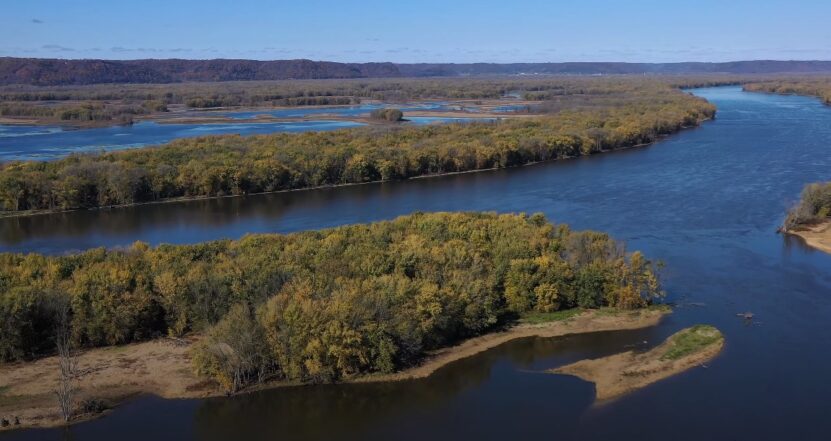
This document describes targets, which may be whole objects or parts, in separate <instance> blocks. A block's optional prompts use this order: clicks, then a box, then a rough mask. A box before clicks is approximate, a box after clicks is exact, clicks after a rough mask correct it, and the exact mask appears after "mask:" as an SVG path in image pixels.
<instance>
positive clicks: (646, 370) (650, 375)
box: [549, 327, 724, 403]
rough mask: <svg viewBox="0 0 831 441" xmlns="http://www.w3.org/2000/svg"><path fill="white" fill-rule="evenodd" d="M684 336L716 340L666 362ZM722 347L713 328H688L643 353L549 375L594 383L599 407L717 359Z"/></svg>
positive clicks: (580, 363) (625, 354)
mask: <svg viewBox="0 0 831 441" xmlns="http://www.w3.org/2000/svg"><path fill="white" fill-rule="evenodd" d="M685 332H702V333H708V332H712V333H713V334H712V335H713V336H714V337H715V336H717V338H718V339H717V340H715V341H714V342H712V343H710V344H708V345H706V346H704V347H702V348H700V349H698V350H695V351H693V352H691V353H689V354H687V355H684V356H681V357H679V358H667V357H666V355H667V352H668V351H669V350H670V349H671V347H672V346H673V341H672V340H673V339H674V338H675V337H676V336H678V335H680V334H682V333H685ZM723 347H724V338H723V337H722V336H721V333H719V332H718V330H716V329H715V328H712V327H708V328H706V329H703V330H701V331H693V328H688V329H684V330H682V331H679V332H678V333H676V334H674V335H673V336H671V337H669V338H668V339H667V340H666V341H665V342H663V343H661V344H660V345H659V346H657V347H655V348H653V349H651V350H650V351H647V352H643V353H636V352H634V351H628V352H623V353H620V354H614V355H610V356H608V357H603V358H597V359H593V360H581V361H578V362H576V363H572V364H569V365H567V366H562V367H559V368H557V369H552V370H550V371H549V372H551V373H555V374H566V375H574V376H576V377H578V378H581V379H583V380H585V381H589V382H592V383H594V384H595V391H596V394H597V401H596V403H603V402H606V401H609V400H612V399H615V398H618V397H621V396H623V395H625V394H627V393H630V392H633V391H635V390H638V389H641V388H644V387H646V386H649V385H650V384H653V383H655V382H658V381H660V380H663V379H665V378H668V377H671V376H673V375H677V374H680V373H681V372H684V371H686V370H688V369H691V368H694V367H696V366H701V365H703V364H704V363H706V362H707V361H709V360H711V359H713V358H714V357H715V356H716V355H718V353H719V352H721V349H722V348H723Z"/></svg>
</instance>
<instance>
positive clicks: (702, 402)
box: [0, 87, 831, 441]
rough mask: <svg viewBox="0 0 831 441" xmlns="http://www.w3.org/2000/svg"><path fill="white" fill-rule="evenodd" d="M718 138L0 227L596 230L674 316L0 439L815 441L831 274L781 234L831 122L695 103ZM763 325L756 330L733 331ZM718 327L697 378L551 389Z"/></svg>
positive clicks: (95, 240)
mask: <svg viewBox="0 0 831 441" xmlns="http://www.w3.org/2000/svg"><path fill="white" fill-rule="evenodd" d="M695 93H696V94H698V95H699V96H703V97H705V98H707V99H708V100H710V101H712V102H713V103H715V104H716V105H717V106H718V108H719V112H718V115H717V118H716V119H715V120H714V121H711V122H707V123H704V124H703V125H702V126H701V127H700V128H697V129H690V130H685V131H683V132H681V133H679V134H677V135H675V136H672V137H670V138H668V139H666V140H664V141H662V142H660V143H657V144H655V145H653V146H650V147H646V148H641V149H632V150H627V151H620V152H614V153H604V154H600V155H597V156H593V157H585V158H579V159H576V160H570V161H562V162H553V163H546V164H540V165H537V166H532V167H521V168H515V169H507V170H498V171H491V172H482V173H472V174H461V175H454V176H445V177H440V178H435V179H418V180H411V181H403V182H387V183H383V184H371V185H362V186H352V187H343V188H335V189H325V190H314V191H304V192H293V193H282V194H270V195H258V196H250V197H242V198H227V199H215V200H201V201H190V202H183V203H170V204H156V205H147V206H142V207H131V208H124V209H113V210H99V211H78V212H72V213H61V214H55V215H48V216H33V217H28V218H19V219H2V220H0V249H2V250H7V251H40V252H49V253H62V252H67V251H71V250H77V249H86V248H89V247H94V246H119V245H125V244H129V243H130V242H132V241H134V240H144V241H147V242H150V243H153V244H158V243H161V242H172V243H193V242H199V241H204V240H210V239H219V238H238V237H241V236H242V235H244V234H246V233H249V232H291V231H299V230H308V229H317V228H324V227H330V226H335V225H343V224H350V223H357V222H368V221H374V220H379V219H389V218H393V217H395V216H398V215H402V214H407V213H412V212H413V211H417V210H422V211H439V210H447V211H458V210H476V211H480V210H493V211H499V212H520V211H524V212H527V213H533V212H538V211H539V212H543V213H545V214H546V215H547V216H548V218H549V219H551V220H554V221H556V222H565V223H568V224H570V225H571V226H572V228H575V229H596V230H601V231H607V232H609V233H611V234H612V235H613V236H614V237H616V238H617V239H620V240H622V241H625V242H626V243H627V245H628V247H629V249H640V250H643V251H644V252H645V253H646V254H647V255H648V256H650V257H652V258H655V259H660V260H662V261H663V262H664V263H665V264H666V267H665V270H664V272H663V274H662V279H663V282H664V287H665V289H666V290H667V293H668V300H669V301H670V302H673V303H674V304H675V305H676V307H675V310H674V312H673V314H672V315H671V316H669V317H668V318H667V319H665V320H664V321H663V322H662V323H661V324H660V325H659V326H656V327H653V328H649V329H643V330H638V331H631V332H617V333H598V334H589V335H582V336H571V337H566V338H559V339H542V338H531V339H525V340H519V341H514V342H511V343H508V344H505V345H502V346H500V347H498V348H495V349H493V350H490V351H486V352H484V353H482V354H479V355H478V356H475V357H471V358H469V359H465V360H461V361H459V362H457V363H453V364H451V365H449V366H447V367H446V368H444V369H441V370H439V371H438V372H437V373H436V374H435V375H433V376H431V377H429V378H426V379H423V380H417V381H402V382H394V383H384V384H351V385H327V386H309V387H299V388H284V389H275V390H268V391H262V392H257V393H252V394H244V395H240V396H236V397H233V398H216V399H208V400H162V399H159V398H153V397H147V398H142V399H138V400H136V401H133V402H131V403H129V404H128V405H126V406H124V407H123V408H120V409H117V410H115V411H114V412H113V413H112V414H111V415H109V416H107V417H105V418H103V419H100V420H95V421H91V422H88V423H83V424H79V425H77V426H75V427H73V428H72V429H71V430H69V431H63V430H39V431H23V432H11V433H6V434H2V435H0V439H2V440H4V441H5V440H58V439H75V440H82V441H88V440H89V441H91V440H111V439H118V440H124V441H126V440H137V441H138V440H141V441H147V440H157V441H167V440H171V441H172V440H190V439H199V440H229V441H232V440H238V439H245V440H337V441H343V440H370V441H373V440H378V441H381V440H414V441H416V440H417V441H423V440H427V439H429V440H434V439H436V440H468V439H475V440H495V441H505V440H511V439H533V440H542V439H556V440H597V441H601V440H602V441H605V440H631V441H647V440H649V441H651V440H672V441H686V440H689V441H701V440H726V441H733V440H750V441H759V440H761V441H767V440H770V441H782V440H809V441H813V440H817V441H825V440H828V439H829V433H831V418H829V406H828V399H829V397H831V381H829V380H828V378H829V372H831V326H829V318H831V255H829V254H825V253H822V252H819V251H816V250H812V249H810V248H807V247H805V246H804V244H802V243H801V242H800V241H799V240H797V239H794V238H789V237H783V236H782V235H779V234H776V232H775V229H776V227H777V225H779V224H780V223H781V221H782V219H783V217H784V213H785V210H786V209H787V207H788V206H789V205H790V204H791V203H793V201H794V200H796V198H797V197H798V195H799V192H800V190H801V189H802V186H803V185H804V184H805V183H807V182H812V181H818V180H828V179H831V107H828V106H823V105H822V104H821V103H820V102H819V101H817V100H814V99H810V98H803V97H793V96H776V95H763V94H750V93H745V92H742V91H741V90H740V89H739V88H734V87H730V88H710V89H698V90H695ZM745 311H750V312H753V313H754V314H755V318H754V320H753V321H750V322H747V321H745V320H743V319H741V318H739V317H737V316H736V313H739V312H745ZM696 323H710V324H713V325H716V326H717V327H718V328H719V329H721V330H722V331H723V332H724V334H725V336H726V340H727V343H726V347H725V349H724V351H723V352H722V353H721V354H720V355H719V357H718V358H717V359H715V360H713V361H712V362H711V363H708V367H707V368H706V369H705V368H695V369H692V370H690V371H688V372H686V373H684V374H681V375H677V376H675V377H672V378H669V379H667V380H664V381H661V382H658V383H656V384H654V385H651V386H650V387H647V388H645V389H642V390H640V391H637V392H635V393H633V394H631V395H628V396H626V397H624V398H621V399H619V400H617V401H614V402H612V403H608V404H604V405H602V406H594V405H593V404H592V403H593V397H594V395H593V393H594V389H593V386H592V385H591V384H590V383H586V382H584V381H581V380H579V379H576V378H574V377H569V376H561V375H551V374H544V373H542V371H543V370H545V369H549V368H552V367H556V366H559V365H562V364H563V363H568V362H571V361H574V360H577V359H582V358H586V357H599V356H603V355H607V354H611V353H616V352H621V351H625V350H629V349H632V348H648V347H651V346H653V345H655V344H657V343H659V342H660V341H662V340H663V339H664V338H666V337H667V336H668V335H670V334H672V333H674V332H676V331H678V330H679V329H682V328H684V327H687V326H691V325H693V324H696Z"/></svg>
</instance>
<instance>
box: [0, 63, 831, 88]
mask: <svg viewBox="0 0 831 441" xmlns="http://www.w3.org/2000/svg"><path fill="white" fill-rule="evenodd" d="M815 72H831V62H828V61H773V60H759V61H736V62H727V63H617V62H578V63H509V64H496V63H469V64H455V63H436V64H429V63H427V64H424V63H423V64H393V63H335V62H327V61H311V60H274V61H257V60H226V59H217V60H182V59H164V60H62V59H41V58H10V57H3V58H0V85H5V84H29V85H38V86H54V85H69V84H75V85H81V84H103V83H144V84H148V83H156V84H159V83H181V82H194V81H256V80H282V79H312V78H316V79H323V78H381V77H387V78H393V77H436V76H439V77H448V76H451V77H452V76H470V75H518V74H524V75H528V74H543V75H587V74H588V75H595V74H612V75H623V74H625V75H642V74H661V75H679V74H725V73H726V74H771V73H815Z"/></svg>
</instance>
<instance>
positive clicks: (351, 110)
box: [203, 101, 458, 119]
mask: <svg viewBox="0 0 831 441" xmlns="http://www.w3.org/2000/svg"><path fill="white" fill-rule="evenodd" d="M384 108H395V109H399V110H401V111H402V112H407V111H416V110H418V111H447V110H458V108H457V106H455V107H454V106H450V105H449V104H448V103H446V102H444V101H431V102H425V103H418V104H403V105H395V104H359V105H354V106H332V107H312V108H308V107H307V108H304V107H295V108H291V109H274V110H254V111H236V110H235V111H229V112H224V111H220V112H215V111H206V112H203V113H204V114H205V115H217V116H224V117H228V118H234V119H251V118H255V117H257V116H259V115H265V116H271V117H274V118H305V117H307V116H313V115H337V116H344V117H349V116H365V115H368V114H369V113H370V112H372V111H373V110H377V109H384Z"/></svg>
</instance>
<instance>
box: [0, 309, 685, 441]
mask: <svg viewBox="0 0 831 441" xmlns="http://www.w3.org/2000/svg"><path fill="white" fill-rule="evenodd" d="M668 313H669V309H668V308H666V309H647V310H640V311H633V312H608V311H587V312H584V313H581V314H579V315H577V316H574V317H571V318H569V319H565V320H560V321H553V322H547V323H541V324H519V325H516V326H514V327H511V328H509V329H507V330H504V331H499V332H494V333H490V334H486V335H482V336H479V337H475V338H472V339H469V340H466V341H464V342H462V343H460V344H459V345H456V346H452V347H449V348H444V349H440V350H438V351H435V352H433V353H432V354H429V355H428V356H427V357H426V358H425V360H424V361H423V362H422V364H420V365H418V366H415V367H412V368H409V369H406V370H404V371H401V372H397V373H393V374H388V375H367V376H361V377H356V378H352V379H349V380H347V382H356V383H357V382H380V381H399V380H408V379H415V378H424V377H427V376H429V375H430V374H432V373H433V372H435V371H436V370H438V369H439V368H441V367H443V366H446V365H448V364H450V363H452V362H454V361H457V360H460V359H463V358H466V357H470V356H472V355H475V354H478V353H480V352H482V351H485V350H488V349H491V348H493V347H496V346H499V345H501V344H503V343H505V342H508V341H511V340H514V339H518V338H524V337H533V336H539V337H557V336H563V335H568V334H579V333H588V332H600V331H616V330H627V329H638V328H645V327H649V326H654V325H656V324H658V322H660V320H661V318H662V317H663V316H664V315H666V314H668ZM197 340H198V338H195V337H192V338H189V339H185V340H178V339H176V340H174V339H159V340H154V341H150V342H144V343H136V344H131V345H125V346H117V347H107V348H98V349H91V350H88V351H85V352H84V353H82V354H81V355H80V356H79V370H80V371H81V375H80V377H79V379H78V387H79V392H78V400H76V401H78V402H80V401H81V400H83V399H86V398H95V399H102V400H105V401H106V402H107V403H108V404H109V405H111V406H116V405H118V404H120V403H123V402H124V401H126V400H128V399H130V398H132V397H135V396H137V395H142V394H154V395H158V396H161V397H163V398H169V399H173V398H205V397H211V396H221V395H223V393H222V391H221V390H220V389H219V388H218V387H217V385H216V384H215V383H213V382H211V381H206V380H204V379H203V378H200V377H197V376H196V375H195V374H194V373H193V369H192V368H191V359H190V354H189V349H190V347H191V346H192V345H193V343H195V342H196V341H197ZM57 363H58V359H57V357H48V358H43V359H40V360H37V361H33V362H25V363H11V364H6V365H0V417H4V418H7V419H9V420H10V421H13V418H14V417H15V416H17V417H19V418H20V422H21V425H20V426H17V427H15V426H9V427H8V428H7V429H15V428H33V427H54V426H59V425H61V424H63V421H62V419H61V417H60V415H59V412H58V408H57V402H56V400H55V397H54V394H53V392H52V389H53V388H54V387H55V385H56V384H57V381H58V367H57ZM292 385H296V383H294V384H292V383H287V382H274V383H269V384H266V385H263V386H260V387H257V388H252V390H260V389H268V388H275V387H285V386H292ZM95 416H97V415H83V416H79V417H78V418H77V419H76V421H75V422H79V421H83V420H86V419H89V418H92V417H95ZM0 430H3V429H0Z"/></svg>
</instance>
